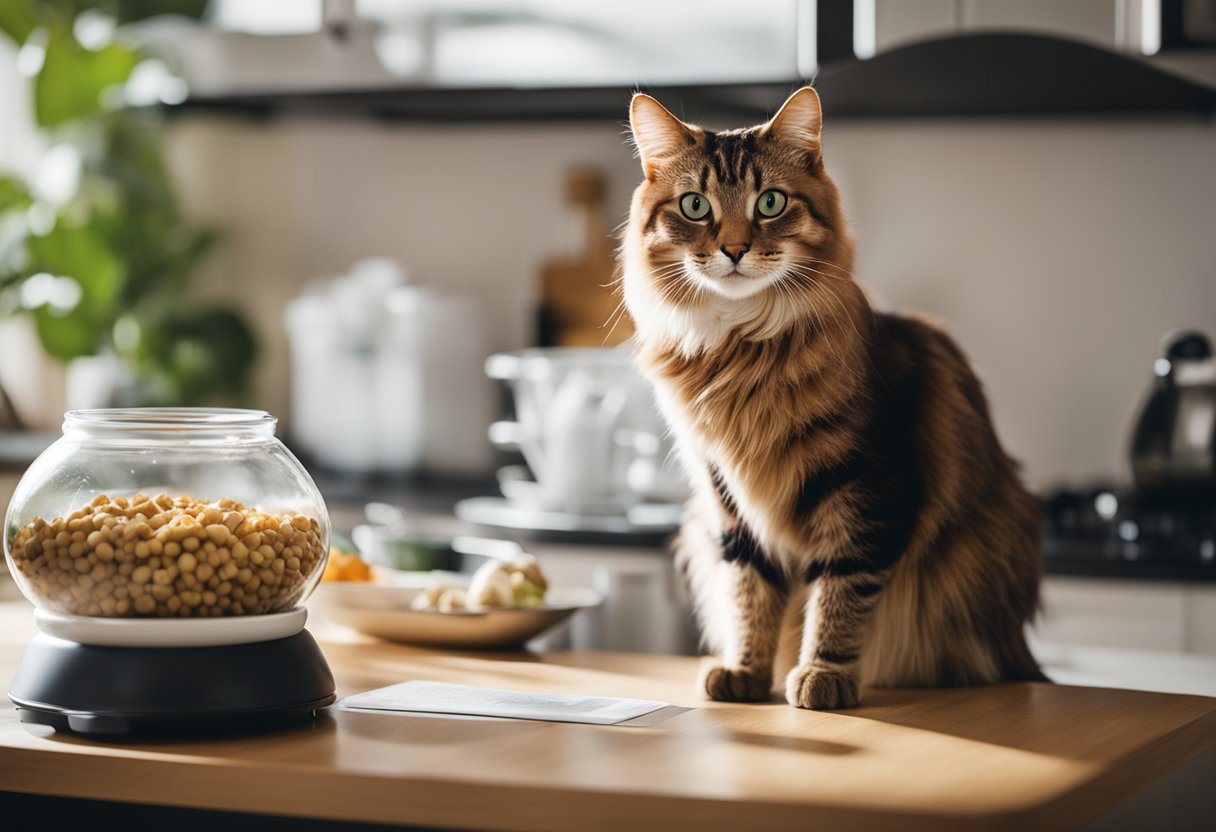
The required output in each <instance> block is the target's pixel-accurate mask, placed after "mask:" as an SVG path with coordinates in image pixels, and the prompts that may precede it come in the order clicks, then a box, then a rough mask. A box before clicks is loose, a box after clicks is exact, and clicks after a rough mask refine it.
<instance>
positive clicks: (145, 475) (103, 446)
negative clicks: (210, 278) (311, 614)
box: [4, 408, 334, 736]
mask: <svg viewBox="0 0 1216 832" xmlns="http://www.w3.org/2000/svg"><path fill="white" fill-rule="evenodd" d="M274 430H275V419H274V418H273V417H272V416H270V415H269V414H266V413H263V412H260V411H242V410H217V409H206V408H198V409H191V408H183V409H176V410H172V409H156V408H147V409H138V408H137V409H128V410H100V411H81V412H71V413H68V414H67V416H66V418H65V420H64V426H63V431H64V435H63V437H62V438H61V439H60V440H59V441H57V442H55V443H54V445H52V446H51V447H50V448H49V449H48V450H47V451H46V452H44V453H43V454H42V455H41V456H40V457H38V459H37V460H36V461H35V462H34V463H33V465H31V466H30V468H29V469H28V470H27V471H26V473H25V475H24V476H23V477H22V479H21V481H20V483H19V484H18V486H17V489H16V491H15V492H14V494H13V498H12V502H11V504H10V506H9V510H8V515H7V517H6V518H5V524H4V529H5V535H4V550H5V556H6V559H7V563H8V567H9V571H10V573H11V574H12V575H13V577H14V578H15V579H16V581H17V584H18V586H19V588H20V589H21V591H22V593H24V594H25V596H26V597H27V598H28V599H29V600H30V601H31V602H33V603H34V604H35V606H37V607H38V610H37V612H36V620H37V623H38V626H39V629H40V631H41V632H40V633H39V634H38V635H37V636H35V638H34V639H33V641H31V642H30V644H29V645H28V646H27V647H26V649H25V652H24V654H23V655H22V659H21V663H20V666H19V667H18V671H17V675H16V677H15V678H14V680H13V683H12V688H11V690H10V692H9V697H10V699H12V700H13V702H14V704H15V705H16V706H17V708H18V710H19V712H20V717H21V719H22V720H23V721H26V722H32V723H39V724H44V725H50V726H53V727H55V728H56V729H57V730H65V731H74V732H79V733H84V734H92V735H99V736H115V735H133V734H147V733H164V732H171V733H213V732H216V731H220V732H223V731H229V730H244V729H257V728H268V727H272V726H278V725H282V724H285V723H288V722H294V721H303V720H308V719H311V718H312V716H313V714H314V712H315V710H316V709H317V708H319V707H322V706H324V705H327V704H329V703H330V702H332V701H333V698H334V682H333V677H332V675H331V674H330V672H329V669H328V667H327V666H326V664H325V659H324V657H323V656H322V655H321V652H320V650H319V648H318V647H317V645H316V643H315V642H314V641H313V640H312V637H311V636H310V635H309V634H308V632H307V631H306V630H304V629H303V628H304V622H305V615H306V614H305V612H304V610H303V608H302V607H300V606H298V604H300V603H302V601H303V600H304V599H305V598H307V596H308V594H309V593H310V592H311V591H312V589H313V588H314V587H315V586H316V583H317V581H318V580H319V579H320V576H321V573H322V571H323V570H324V564H325V557H326V554H327V552H328V545H329V519H328V513H327V511H326V508H325V503H324V501H323V500H322V498H321V495H320V493H319V492H318V491H317V489H316V486H315V485H314V484H313V482H312V480H311V479H310V478H309V476H308V474H307V473H306V472H305V470H304V468H303V467H302V466H301V465H300V463H299V462H298V461H297V460H296V459H295V457H293V456H292V455H291V453H290V452H288V450H287V449H286V448H285V447H284V446H283V445H282V443H281V442H279V441H278V440H277V439H276V438H275V435H274ZM162 494H163V495H165V496H159V497H150V496H148V495H162ZM100 495H106V496H107V499H97V498H99V497H100ZM187 496H188V497H189V498H194V499H195V500H204V501H206V502H205V503H203V504H200V503H191V502H190V501H189V500H188V499H187ZM203 505H205V506H206V508H203V507H202V506H203ZM242 506H243V507H245V508H242ZM187 511H196V512H198V517H201V518H203V519H201V520H200V519H198V517H196V516H195V515H193V514H189V513H182V512H187ZM187 519H189V522H188V523H187V522H185V521H186V520H187ZM57 525H62V532H59V533H56V535H50V534H49V533H48V532H47V530H48V529H50V530H54V528H55V527H56V526H57ZM255 526H256V530H255V528H254V527H255ZM272 567H274V568H272ZM229 570H234V574H228V572H229ZM237 589H240V593H239V594H238V593H237V592H236V590H237ZM120 590H121V591H120ZM246 607H248V609H249V610H251V611H252V610H266V613H267V614H261V615H253V614H249V615H248V616H247V617H244V618H242V617H240V616H237V615H235V614H234V613H239V612H242V611H244V610H245V608H246ZM167 616H173V618H171V619H170V618H167ZM183 616H184V617H183Z"/></svg>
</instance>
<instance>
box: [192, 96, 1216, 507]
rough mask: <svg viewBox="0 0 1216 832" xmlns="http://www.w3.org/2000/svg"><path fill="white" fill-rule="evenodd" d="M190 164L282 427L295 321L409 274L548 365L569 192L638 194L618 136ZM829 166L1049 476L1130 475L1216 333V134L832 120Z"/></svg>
mask: <svg viewBox="0 0 1216 832" xmlns="http://www.w3.org/2000/svg"><path fill="white" fill-rule="evenodd" d="M173 150H174V158H175V160H176V163H177V167H178V169H179V170H180V171H181V174H182V184H183V190H184V192H185V194H186V196H187V197H188V199H189V202H190V203H191V205H192V206H193V207H194V209H195V210H196V211H197V212H199V213H200V214H201V215H204V216H206V217H209V218H212V219H214V220H215V221H217V222H219V223H220V224H222V225H224V226H226V227H227V228H228V229H229V232H230V238H229V245H228V246H227V247H226V249H225V250H224V252H223V254H222V255H221V256H220V257H219V258H217V262H216V263H214V264H213V265H212V268H211V274H212V275H213V277H212V278H211V279H212V281H213V287H212V289H213V291H215V292H217V293H221V294H228V295H232V296H245V297H247V298H249V299H250V300H251V302H252V303H253V304H254V305H255V306H256V309H257V318H258V320H259V322H260V323H261V325H262V327H263V329H264V332H265V334H266V339H267V341H268V344H269V346H270V351H269V354H268V360H267V361H266V362H265V363H264V366H263V367H262V370H261V372H260V375H259V379H260V382H259V384H260V387H259V398H260V404H262V405H264V406H266V407H269V408H271V409H274V410H278V411H280V412H281V411H283V410H284V409H285V405H284V403H285V401H286V364H285V358H284V350H283V345H282V336H281V328H280V325H279V323H278V321H279V310H280V309H281V305H282V302H283V301H284V300H285V299H287V298H288V297H290V296H291V295H292V294H293V293H294V292H295V291H296V290H297V288H298V286H299V285H300V284H302V283H303V282H304V281H306V280H308V279H310V278H315V277H318V276H324V275H328V274H332V273H335V272H337V271H338V270H340V269H342V268H344V267H345V266H346V265H348V264H349V263H350V262H351V261H352V260H354V259H356V258H358V257H361V256H366V255H371V254H388V255H391V256H395V257H398V258H400V259H401V260H402V261H403V262H405V263H407V264H409V266H410V267H411V268H412V269H413V270H414V272H415V274H416V275H417V276H418V277H419V279H421V280H423V281H425V282H433V283H439V284H444V285H448V286H453V287H460V288H464V289H468V290H470V291H474V292H476V293H477V294H478V295H479V296H480V297H482V298H483V299H484V302H485V304H486V306H487V308H488V309H490V310H492V312H493V315H492V321H493V323H492V330H491V332H490V333H489V335H490V341H491V343H492V344H493V345H494V347H495V348H496V349H504V348H510V347H516V346H521V345H525V344H526V343H527V342H528V338H529V333H530V329H529V326H530V324H529V317H528V316H529V314H530V310H531V307H532V304H533V302H534V296H535V292H534V285H535V281H536V275H537V274H538V271H539V269H540V267H541V265H542V263H544V262H545V261H546V260H548V259H552V258H553V257H555V256H561V255H562V254H563V253H566V252H567V251H569V250H570V248H571V246H572V244H573V243H575V242H577V241H576V239H575V237H574V235H573V234H572V233H571V227H572V225H571V222H570V218H569V217H568V215H567V213H566V212H565V209H564V206H563V203H562V198H561V193H562V176H563V174H564V172H565V171H566V170H567V169H568V168H570V167H571V166H573V165H576V164H588V163H590V164H596V165H599V166H601V167H602V168H603V169H604V170H605V171H606V172H607V174H608V175H609V181H610V183H611V185H610V194H609V201H610V209H611V211H610V215H611V216H618V217H623V212H624V210H625V206H626V205H627V202H628V194H629V192H630V190H631V189H632V187H633V185H634V183H635V181H636V179H637V171H636V163H635V162H634V161H633V160H632V158H631V156H630V152H629V150H628V148H626V147H625V146H624V144H623V143H622V135H621V133H620V131H619V128H618V127H617V126H615V125H598V124H597V125H578V126H560V125H531V126H513V127H492V128H491V127H472V126H430V127H419V126H392V125H383V124H373V123H365V122H346V121H333V122H288V123H283V124H279V125H255V124H249V123H244V122H226V121H217V120H196V121H189V122H182V123H179V124H178V125H177V126H176V127H175V128H174V145H173ZM826 152H827V154H828V162H829V168H830V169H831V170H832V171H833V172H834V174H835V176H836V178H837V179H838V181H839V183H840V185H841V187H842V190H843V191H844V194H845V198H846V201H847V204H848V208H849V212H850V214H851V215H852V217H853V219H854V221H855V225H856V230H857V233H858V237H859V240H860V247H859V252H860V255H859V263H858V272H859V274H860V275H861V276H862V277H863V278H865V279H867V280H869V281H871V282H872V283H874V284H875V285H876V286H877V287H878V288H879V290H880V292H881V293H882V295H883V296H884V297H885V298H886V299H887V300H888V301H889V302H890V303H891V304H892V305H895V306H899V307H909V308H917V309H921V310H925V311H927V312H930V313H933V314H934V315H936V316H938V317H940V318H941V319H943V320H944V321H945V322H946V324H947V325H948V326H949V327H950V329H951V330H952V331H953V332H954V333H955V334H956V335H957V337H958V338H959V339H960V340H961V341H962V342H963V344H964V346H965V347H966V349H967V350H968V351H969V352H970V354H971V355H972V356H973V358H974V360H975V363H976V364H977V366H978V367H979V369H980V372H981V374H982V375H983V377H984V379H985V381H986V382H987V384H988V387H989V391H990V393H991V397H992V400H993V403H994V406H995V409H996V414H997V421H998V423H999V427H1000V430H1001V433H1002V435H1003V436H1004V438H1005V440H1006V443H1007V445H1008V446H1009V448H1010V449H1011V450H1012V451H1013V452H1014V454H1015V455H1017V456H1019V457H1021V458H1022V459H1023V460H1024V461H1025V463H1026V465H1027V469H1028V473H1029V475H1030V477H1031V479H1032V480H1033V481H1035V482H1036V483H1039V484H1047V483H1051V482H1057V481H1059V480H1061V479H1068V480H1073V481H1076V480H1079V479H1085V478H1088V477H1096V476H1110V475H1114V474H1118V473H1121V472H1122V468H1121V461H1122V458H1123V447H1124V444H1125V441H1126V429H1127V422H1128V419H1129V418H1130V414H1131V412H1132V410H1133V408H1134V406H1135V403H1136V401H1137V400H1138V398H1139V396H1140V394H1141V392H1142V390H1143V389H1144V387H1145V385H1146V383H1147V382H1148V380H1149V371H1150V366H1151V364H1152V360H1153V358H1154V357H1155V355H1156V351H1157V345H1158V341H1159V339H1160V337H1161V336H1162V335H1163V334H1164V333H1165V332H1166V331H1168V330H1170V329H1172V328H1175V327H1181V326H1194V327H1200V328H1204V329H1206V330H1208V331H1209V332H1211V333H1212V334H1213V335H1216V128H1214V127H1212V126H1205V125H1202V124H1198V123H1194V122H1183V121H1178V122H1173V121H1162V120H1151V121H1149V120H1145V121H1137V120H1106V119H1089V120H1081V119H1071V120H1068V119H1065V120H1041V121H1019V120H1001V121H929V122H906V121H900V122H883V121H874V122H864V123H859V122H853V123H842V124H839V125H833V124H832V123H831V115H830V113H829V114H828V127H827V134H826Z"/></svg>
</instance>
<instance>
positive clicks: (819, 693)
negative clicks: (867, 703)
mask: <svg viewBox="0 0 1216 832" xmlns="http://www.w3.org/2000/svg"><path fill="white" fill-rule="evenodd" d="M785 698H786V699H788V700H789V703H790V704H791V705H793V706H794V707H795V708H811V709H813V710H816V711H831V710H835V709H837V708H856V707H857V706H858V705H860V704H861V688H860V686H859V685H858V683H857V675H856V674H854V673H843V672H841V671H839V670H821V669H814V668H811V667H808V666H806V665H799V666H798V667H795V668H794V669H793V670H791V671H790V675H789V676H787V677H786V680H785Z"/></svg>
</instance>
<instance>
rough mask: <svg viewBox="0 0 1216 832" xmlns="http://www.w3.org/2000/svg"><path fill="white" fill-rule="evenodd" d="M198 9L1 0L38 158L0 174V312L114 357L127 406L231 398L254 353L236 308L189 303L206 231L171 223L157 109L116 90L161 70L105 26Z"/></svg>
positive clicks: (175, 210)
mask: <svg viewBox="0 0 1216 832" xmlns="http://www.w3.org/2000/svg"><path fill="white" fill-rule="evenodd" d="M205 5H206V0H110V2H97V3H88V2H82V0H3V2H2V3H0V34H2V35H3V36H7V37H8V38H9V39H10V40H11V41H12V42H13V43H14V44H15V45H16V46H17V47H18V48H19V50H20V51H19V53H18V63H19V65H20V67H21V69H22V71H23V72H24V73H25V74H27V75H29V76H30V79H31V83H32V99H33V110H34V112H33V115H34V119H35V122H36V124H37V126H38V128H39V129H40V130H41V131H43V132H44V134H45V135H46V138H47V142H48V147H49V150H48V153H47V154H46V161H47V162H48V164H49V167H50V170H49V171H40V172H38V174H39V175H35V174H31V175H28V176H26V177H24V178H23V177H18V176H15V175H12V174H6V173H4V172H3V171H0V315H3V314H28V315H31V316H32V318H33V321H34V324H35V327H36V330H37V333H38V338H39V340H40V342H41V344H42V346H43V348H44V350H45V351H46V352H47V353H48V354H49V355H51V356H53V357H55V358H58V359H61V360H63V361H71V360H73V359H76V358H79V357H83V356H93V355H113V356H117V357H118V358H119V359H120V360H121V361H122V362H123V363H124V364H126V365H127V366H128V367H129V368H130V370H131V371H132V373H131V375H132V376H133V378H134V379H135V380H136V381H135V384H134V386H133V388H132V389H130V390H128V391H127V392H126V396H125V398H126V399H127V401H126V402H125V403H130V404H196V403H200V402H206V401H214V400H216V399H218V398H226V397H233V396H238V395H239V394H240V393H241V391H242V389H243V388H244V385H245V380H246V378H247V375H248V371H249V369H250V365H251V363H252V360H253V358H254V355H255V353H256V342H255V340H254V337H253V334H252V332H251V330H250V328H249V327H248V325H247V324H246V323H245V321H244V319H243V318H242V316H241V315H240V314H239V312H238V311H236V310H234V309H231V308H228V307H225V306H220V305H204V304H200V303H199V302H198V300H197V299H193V300H192V299H191V298H190V295H189V284H190V275H191V273H192V271H193V270H194V268H195V267H196V266H197V265H198V264H199V262H200V261H201V260H202V259H203V258H204V256H205V255H206V254H207V252H208V251H209V249H210V248H211V247H212V245H213V244H214V242H215V240H216V234H215V232H214V231H212V230H210V229H206V228H200V227H198V226H196V225H195V224H193V223H191V222H190V221H188V220H187V219H186V218H185V217H184V216H183V214H182V211H181V209H180V207H179V205H178V203H177V200H176V199H175V196H174V193H173V189H172V187H171V183H170V180H169V177H168V174H167V171H166V169H165V166H164V163H163V160H162V157H161V151H160V145H161V139H162V129H163V128H162V125H161V124H160V123H159V122H158V119H157V112H156V110H155V108H149V107H134V106H130V100H129V99H130V96H129V95H126V94H125V92H126V90H128V89H130V87H131V81H132V79H133V78H134V77H136V76H139V75H140V74H141V72H142V74H143V76H144V77H147V75H148V73H147V72H146V71H144V70H146V69H147V68H148V67H151V66H159V67H161V71H162V72H163V71H164V70H163V65H161V64H159V63H158V62H154V61H150V59H149V57H148V56H146V55H144V54H143V53H142V52H141V51H140V49H138V48H137V47H135V46H132V45H128V44H126V43H124V42H122V41H121V40H120V39H116V38H115V37H113V34H112V33H113V32H114V30H115V27H119V28H118V31H119V32H121V31H122V29H121V26H123V25H124V24H130V23H136V22H139V21H142V20H145V19H147V18H150V17H153V16H157V15H161V14H177V15H185V16H188V17H193V18H197V17H199V16H201V14H202V13H203V10H204V7H205ZM82 41H83V42H82ZM177 83H178V84H179V85H180V84H181V82H180V81H177ZM141 103H144V102H141ZM41 167H44V168H45V167H48V165H43V166H41ZM46 180H49V182H48V181H46ZM65 182H66V184H65Z"/></svg>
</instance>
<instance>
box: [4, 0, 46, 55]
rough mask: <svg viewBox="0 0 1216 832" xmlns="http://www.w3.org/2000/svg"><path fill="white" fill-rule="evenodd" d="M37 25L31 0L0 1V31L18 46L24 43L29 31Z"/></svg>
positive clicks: (36, 17)
mask: <svg viewBox="0 0 1216 832" xmlns="http://www.w3.org/2000/svg"><path fill="white" fill-rule="evenodd" d="M37 26H38V15H37V13H36V12H35V10H34V3H33V2H32V0H3V2H0V31H2V32H4V34H6V35H8V36H9V37H10V38H12V39H13V42H14V43H16V44H17V45H18V46H20V45H21V44H23V43H25V39H26V38H28V37H29V36H30V32H32V31H34V29H35V28H36V27H37Z"/></svg>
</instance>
